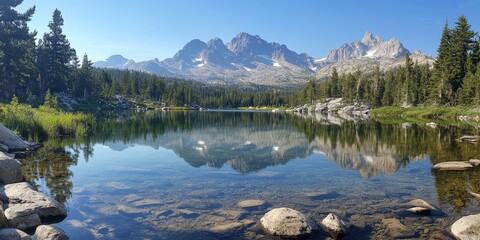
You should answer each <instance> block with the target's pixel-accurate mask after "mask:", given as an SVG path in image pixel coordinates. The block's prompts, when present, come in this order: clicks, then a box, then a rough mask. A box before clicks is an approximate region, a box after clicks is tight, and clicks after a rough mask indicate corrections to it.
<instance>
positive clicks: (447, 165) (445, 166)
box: [433, 161, 473, 171]
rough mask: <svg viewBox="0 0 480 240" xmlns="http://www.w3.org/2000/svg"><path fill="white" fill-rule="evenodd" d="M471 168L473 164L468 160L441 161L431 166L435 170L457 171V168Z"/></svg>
mask: <svg viewBox="0 0 480 240" xmlns="http://www.w3.org/2000/svg"><path fill="white" fill-rule="evenodd" d="M471 168H473V165H472V164H471V163H470V162H455V161H452V162H442V163H438V164H435V166H433V169H437V170H453V171H459V170H467V169H471Z"/></svg>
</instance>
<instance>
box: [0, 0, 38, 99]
mask: <svg viewBox="0 0 480 240" xmlns="http://www.w3.org/2000/svg"><path fill="white" fill-rule="evenodd" d="M22 2H23V0H3V1H0V91H1V93H2V95H3V96H4V97H6V98H10V97H12V96H13V95H14V94H15V93H20V94H19V95H25V88H24V89H23V91H19V89H17V88H19V87H20V86H22V87H25V86H26V85H27V84H28V83H29V82H30V81H31V80H32V79H33V77H34V75H35V35H36V32H29V29H28V26H27V22H29V21H30V20H31V18H32V15H33V14H34V13H35V6H34V7H31V8H29V9H28V10H27V11H26V12H25V13H18V12H17V11H15V9H14V8H16V7H18V6H19V5H20V4H21V3H22Z"/></svg>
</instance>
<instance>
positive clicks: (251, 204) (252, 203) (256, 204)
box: [237, 200, 266, 209]
mask: <svg viewBox="0 0 480 240" xmlns="http://www.w3.org/2000/svg"><path fill="white" fill-rule="evenodd" d="M265 204H266V202H265V201H263V200H243V201H241V202H238V203H237V206H239V207H241V208H245V209H252V208H260V207H262V206H264V205H265Z"/></svg>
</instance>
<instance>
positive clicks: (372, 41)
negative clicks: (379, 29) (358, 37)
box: [361, 31, 383, 47]
mask: <svg viewBox="0 0 480 240" xmlns="http://www.w3.org/2000/svg"><path fill="white" fill-rule="evenodd" d="M361 43H363V44H365V45H367V46H368V47H373V46H375V45H378V44H380V43H383V40H382V38H380V36H378V35H375V36H374V35H373V34H372V33H371V32H368V31H367V32H366V33H365V35H363V38H362V41H361Z"/></svg>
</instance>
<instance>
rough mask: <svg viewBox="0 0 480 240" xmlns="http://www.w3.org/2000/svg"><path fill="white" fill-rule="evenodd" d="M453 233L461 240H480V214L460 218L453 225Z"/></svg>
mask: <svg viewBox="0 0 480 240" xmlns="http://www.w3.org/2000/svg"><path fill="white" fill-rule="evenodd" d="M451 231H452V234H453V235H454V236H455V237H456V238H457V239H460V240H478V239H480V214H476V215H469V216H465V217H462V218H460V219H459V220H457V221H456V222H455V223H453V225H452V227H451Z"/></svg>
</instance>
